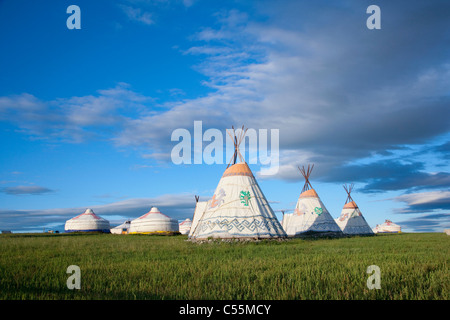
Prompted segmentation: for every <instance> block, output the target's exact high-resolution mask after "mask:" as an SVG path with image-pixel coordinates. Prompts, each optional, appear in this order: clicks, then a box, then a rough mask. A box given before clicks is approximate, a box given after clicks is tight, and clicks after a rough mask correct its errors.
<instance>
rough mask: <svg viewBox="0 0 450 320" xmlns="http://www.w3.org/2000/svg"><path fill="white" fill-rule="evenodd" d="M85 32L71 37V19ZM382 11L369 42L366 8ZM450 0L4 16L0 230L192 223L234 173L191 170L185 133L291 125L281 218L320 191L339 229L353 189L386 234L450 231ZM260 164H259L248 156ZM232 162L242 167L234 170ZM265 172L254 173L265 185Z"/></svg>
mask: <svg viewBox="0 0 450 320" xmlns="http://www.w3.org/2000/svg"><path fill="white" fill-rule="evenodd" d="M72 4H75V5H78V6H79V7H80V9H81V29H80V30H69V29H68V28H67V27H66V20H67V18H68V17H69V14H67V13H66V9H67V7H68V6H69V5H72ZM371 4H377V5H378V6H379V7H380V8H381V29H380V30H369V29H368V28H367V27H366V20H367V18H368V17H369V15H368V14H367V13H366V9H367V7H368V6H369V5H371ZM449 12H450V4H448V2H446V1H434V0H433V1H428V2H426V3H424V2H422V1H410V2H408V3H407V4H405V3H399V2H395V3H393V2H392V1H382V0H379V1H375V2H374V1H314V2H312V1H287V0H285V1H204V0H184V1H182V0H179V1H177V0H173V1H171V0H153V1H150V0H148V1H146V0H121V1H114V2H113V1H100V0H96V1H78V0H77V1H58V2H55V1H39V2H36V1H20V0H15V1H11V0H5V1H2V2H0V43H1V47H2V50H0V142H1V145H2V149H1V166H0V229H2V230H13V231H16V232H24V231H41V230H42V229H43V228H44V227H45V228H54V229H59V230H61V231H62V230H63V225H64V222H65V221H66V220H67V219H69V218H71V217H73V216H75V215H78V214H79V213H81V212H82V211H84V209H85V208H87V207H91V208H93V209H94V211H95V212H96V213H97V214H99V215H101V216H102V217H104V218H107V219H108V220H110V221H111V224H113V225H115V224H120V223H121V222H122V221H123V220H125V219H129V218H135V217H138V216H140V215H142V214H144V213H145V212H147V211H148V210H149V209H150V207H151V206H158V207H159V208H160V209H161V211H163V212H164V213H166V214H168V215H170V216H172V217H174V218H177V219H180V220H182V219H185V218H191V217H192V214H193V208H194V206H195V200H194V195H200V197H201V199H203V200H206V199H208V198H210V197H211V196H212V194H213V193H214V189H215V187H216V186H217V183H218V181H219V179H220V177H221V175H222V173H223V171H224V169H225V167H226V165H225V164H214V165H207V164H201V165H198V164H195V165H194V164H190V165H189V164H186V165H174V164H173V163H172V162H171V158H170V152H171V150H172V148H173V147H174V146H175V144H176V143H175V142H173V141H171V133H172V132H173V131H174V130H175V129H177V128H185V129H187V130H189V131H191V132H192V130H193V125H194V121H202V123H203V127H204V130H206V129H208V128H216V129H219V130H221V131H222V132H223V133H224V137H225V136H226V135H225V130H226V129H229V128H231V126H232V125H234V126H235V127H241V126H242V125H245V126H246V127H248V128H253V129H255V130H258V129H267V130H273V129H277V130H279V133H280V138H279V144H280V145H279V150H280V159H279V161H280V168H279V171H278V173H277V174H276V175H273V176H260V175H258V182H259V184H260V186H261V188H262V190H263V192H264V194H265V195H266V197H267V198H268V200H269V201H270V202H271V204H272V207H273V209H274V210H275V211H276V212H277V215H278V216H279V218H280V219H281V213H280V210H287V211H289V210H293V208H294V206H295V203H296V200H297V198H298V195H299V194H300V191H301V189H302V187H303V177H302V176H301V175H300V173H299V172H298V169H297V166H302V165H307V164H308V163H314V164H315V167H314V171H313V174H312V176H311V183H312V185H313V186H314V188H315V189H316V191H317V192H318V193H319V195H320V197H321V198H322V201H323V202H324V203H325V205H326V207H327V208H328V210H329V211H330V213H331V214H332V216H333V217H334V218H336V217H338V216H339V214H340V211H341V209H342V206H343V204H344V202H345V199H346V193H345V191H344V189H343V188H342V184H343V183H355V190H354V192H353V194H352V196H353V198H354V200H355V201H356V202H357V203H358V205H359V207H360V209H361V211H362V212H363V214H364V216H365V217H366V220H367V221H368V222H369V224H370V225H371V227H374V226H375V225H376V224H379V223H383V222H384V220H385V219H391V220H393V221H394V222H396V223H398V224H400V225H401V226H402V227H403V230H404V231H409V232H423V231H437V232H441V231H442V230H443V229H444V228H449V227H450V213H449V208H450V205H449V204H450V173H449V168H450V166H449V157H450V120H449V119H450V104H449V102H450V96H449V93H450V89H449V88H450V59H449V57H450V46H449V43H450V42H449V40H450V28H449V22H448V13H449ZM248 159H249V158H248V154H247V160H248ZM224 161H226V162H227V161H228V159H224ZM260 169H261V168H260V165H258V164H255V165H252V170H253V171H254V173H255V174H258V173H259V170H260Z"/></svg>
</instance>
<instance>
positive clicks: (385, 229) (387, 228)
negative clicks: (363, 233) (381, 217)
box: [373, 219, 402, 233]
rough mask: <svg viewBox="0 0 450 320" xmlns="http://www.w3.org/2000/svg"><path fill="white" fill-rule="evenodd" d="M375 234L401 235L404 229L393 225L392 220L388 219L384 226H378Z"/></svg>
mask: <svg viewBox="0 0 450 320" xmlns="http://www.w3.org/2000/svg"><path fill="white" fill-rule="evenodd" d="M373 232H375V233H400V232H402V228H401V227H400V226H399V225H398V224H395V223H393V222H392V221H391V220H388V219H386V220H385V221H384V223H383V224H378V225H377V226H376V227H375V228H374V229H373Z"/></svg>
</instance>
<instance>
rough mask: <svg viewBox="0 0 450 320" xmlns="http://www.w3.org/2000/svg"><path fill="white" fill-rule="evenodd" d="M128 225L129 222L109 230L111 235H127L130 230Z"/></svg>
mask: <svg viewBox="0 0 450 320" xmlns="http://www.w3.org/2000/svg"><path fill="white" fill-rule="evenodd" d="M130 223H131V221H130V220H128V221H125V222H124V223H122V224H121V225H119V226H117V227H114V228H111V233H112V234H127V233H128V230H129V229H130Z"/></svg>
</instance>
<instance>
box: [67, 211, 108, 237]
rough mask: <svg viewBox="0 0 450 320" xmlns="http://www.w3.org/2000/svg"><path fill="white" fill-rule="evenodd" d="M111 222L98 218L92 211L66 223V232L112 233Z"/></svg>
mask: <svg viewBox="0 0 450 320" xmlns="http://www.w3.org/2000/svg"><path fill="white" fill-rule="evenodd" d="M110 229H111V226H110V225H109V221H108V220H106V219H103V218H102V217H99V216H97V215H96V214H95V213H94V211H92V209H86V211H85V212H84V213H82V214H80V215H78V216H76V217H74V218H72V219H70V220H67V221H66V225H65V226H64V231H65V232H104V233H110Z"/></svg>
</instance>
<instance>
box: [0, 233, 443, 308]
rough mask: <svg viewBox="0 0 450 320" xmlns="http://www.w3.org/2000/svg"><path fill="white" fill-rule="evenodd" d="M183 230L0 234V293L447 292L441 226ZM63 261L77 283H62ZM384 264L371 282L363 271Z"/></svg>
mask: <svg viewBox="0 0 450 320" xmlns="http://www.w3.org/2000/svg"><path fill="white" fill-rule="evenodd" d="M186 239H187V237H186V236H181V235H178V236H172V237H168V236H148V235H107V234H92V235H90V234H70V235H68V234H54V235H50V234H11V235H1V236H0V299H2V300H5V299H10V300H15V299H191V300H194V299H212V300H218V299H239V300H246V299H258V300H266V299H275V300H278V299H282V300H290V299H399V300H411V299H414V300H425V299H426V300H430V299H439V300H448V299H449V298H450V295H449V278H450V277H449V257H450V237H449V236H447V235H445V234H443V233H442V234H441V233H423V234H397V235H378V236H376V237H352V238H342V239H318V240H302V239H293V240H288V241H281V242H278V241H261V242H250V243H249V242H233V243H226V242H217V241H216V242H211V243H203V244H196V243H192V242H189V241H186ZM69 265H77V266H79V267H80V269H81V289H80V290H76V289H75V290H69V289H68V288H67V286H66V281H67V279H68V277H69V276H70V274H67V273H66V270H67V267H68V266H69ZM370 265H377V266H379V267H380V270H381V289H379V290H375V289H374V290H369V289H368V288H367V285H366V282H367V279H368V277H369V276H370V275H369V274H367V273H366V269H367V267H368V266H370Z"/></svg>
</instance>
